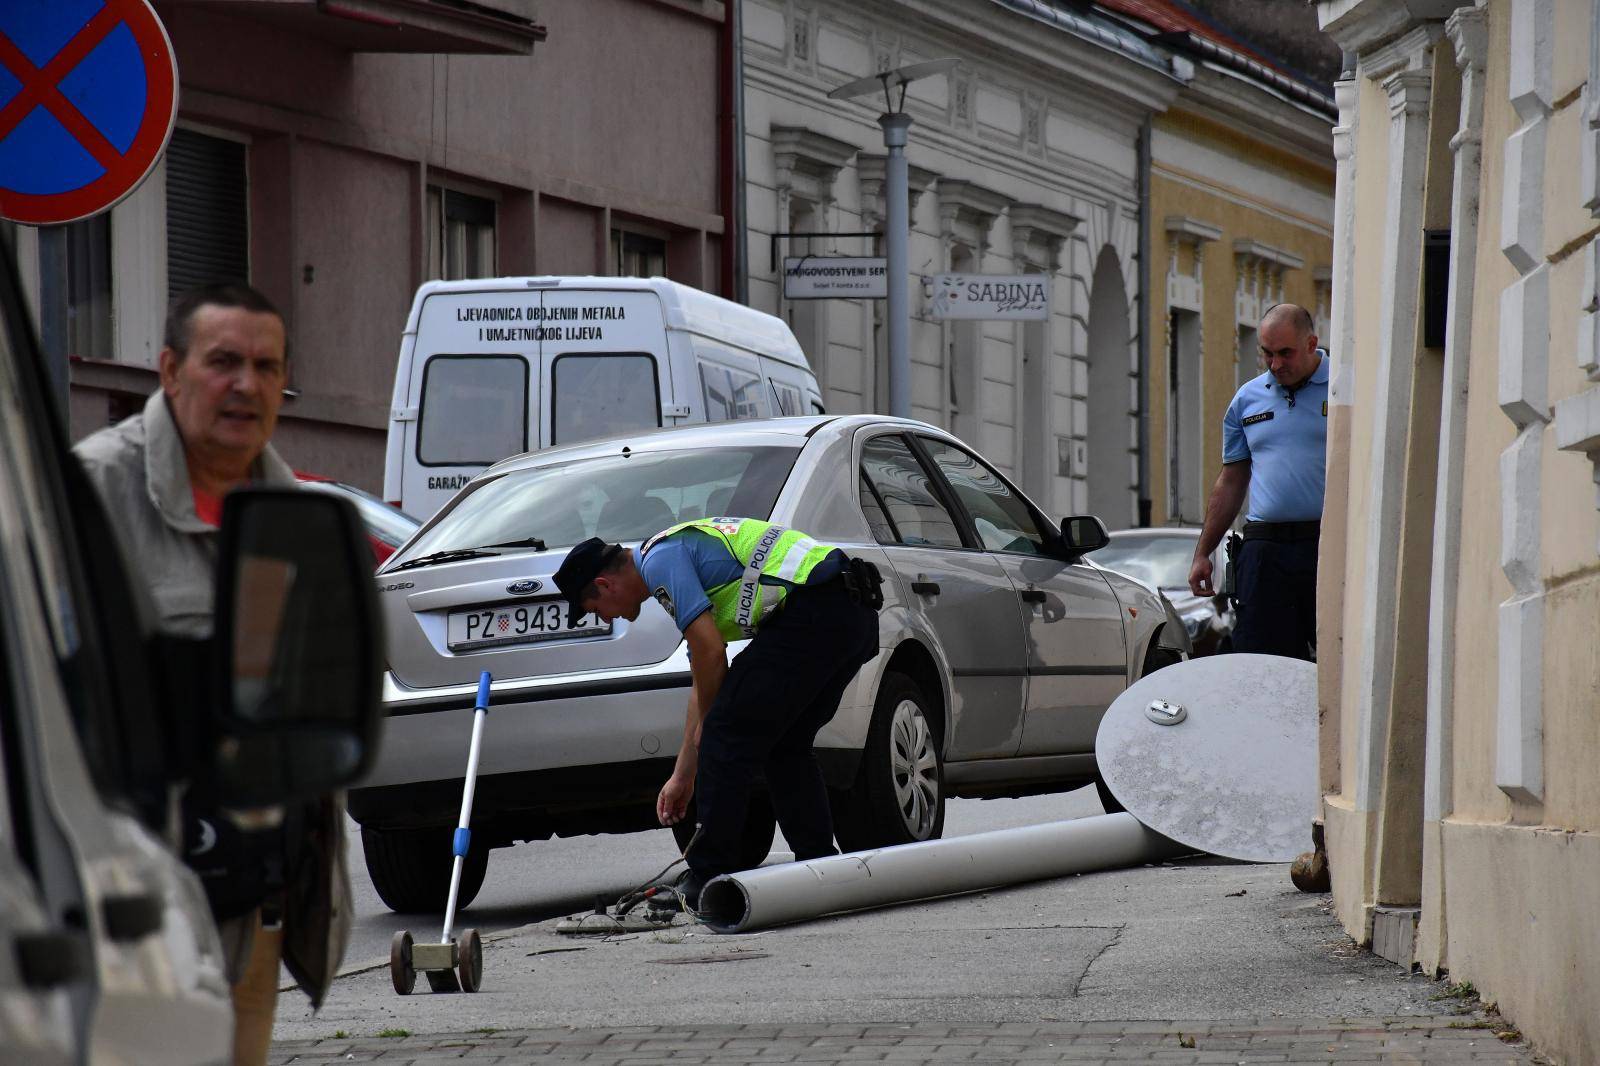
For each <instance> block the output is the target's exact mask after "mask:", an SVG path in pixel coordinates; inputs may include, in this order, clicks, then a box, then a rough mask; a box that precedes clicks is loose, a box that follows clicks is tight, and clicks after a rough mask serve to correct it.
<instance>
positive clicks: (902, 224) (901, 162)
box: [878, 111, 911, 418]
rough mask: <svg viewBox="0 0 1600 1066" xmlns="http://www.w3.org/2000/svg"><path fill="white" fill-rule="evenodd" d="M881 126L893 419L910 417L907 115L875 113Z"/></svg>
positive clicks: (890, 403) (891, 411)
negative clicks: (886, 156)
mask: <svg viewBox="0 0 1600 1066" xmlns="http://www.w3.org/2000/svg"><path fill="white" fill-rule="evenodd" d="M878 125H879V126H881V127H883V146H884V148H886V149H887V150H888V160H887V162H886V163H885V168H884V184H885V186H886V189H885V194H886V196H887V198H888V211H887V221H886V224H885V226H884V230H885V233H886V234H887V238H888V240H887V244H888V248H887V252H888V260H889V262H888V275H889V277H888V281H889V308H888V311H889V413H890V414H891V415H894V416H895V417H897V418H910V417H911V345H910V337H909V336H908V334H909V333H910V329H911V318H910V301H909V298H908V291H907V290H908V288H909V284H910V278H909V276H908V275H909V273H910V272H909V269H908V267H907V260H908V259H909V258H910V257H909V255H908V254H907V241H908V232H909V221H910V220H909V217H908V216H909V215H910V210H909V208H908V204H907V201H908V199H909V192H908V190H907V184H908V179H907V168H906V131H907V130H909V129H910V128H911V116H910V115H908V114H906V113H905V112H903V111H901V112H896V113H894V114H887V115H880V116H878Z"/></svg>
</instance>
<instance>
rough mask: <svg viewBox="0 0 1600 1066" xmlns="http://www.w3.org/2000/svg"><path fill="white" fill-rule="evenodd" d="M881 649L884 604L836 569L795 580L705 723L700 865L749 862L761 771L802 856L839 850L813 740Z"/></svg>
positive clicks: (707, 872) (692, 856) (696, 849)
mask: <svg viewBox="0 0 1600 1066" xmlns="http://www.w3.org/2000/svg"><path fill="white" fill-rule="evenodd" d="M877 653H878V613H877V612H876V611H874V610H873V609H872V608H870V607H865V606H862V605H861V604H860V603H858V602H856V600H855V598H854V597H852V596H851V595H850V593H849V592H847V591H846V589H845V585H844V582H843V580H841V579H839V578H835V579H834V580H832V581H828V582H826V583H824V584H821V585H811V586H806V585H801V586H797V587H795V588H793V589H791V590H790V592H789V594H788V596H787V597H786V599H785V603H784V605H783V607H782V608H781V609H780V610H779V611H778V612H777V613H776V614H775V615H772V616H771V617H769V618H768V619H767V620H766V621H765V622H764V623H762V626H761V628H760V629H758V630H757V631H756V635H755V639H753V640H752V641H751V642H750V644H749V646H747V647H746V648H745V649H744V651H742V652H740V653H739V654H738V655H737V656H735V657H734V660H733V663H732V665H730V666H729V667H728V674H727V677H726V678H725V679H724V680H723V682H722V689H721V690H720V691H719V692H718V693H717V698H716V699H715V700H714V701H712V704H711V710H710V711H709V712H708V713H707V714H706V719H705V724H704V726H703V727H702V729H701V732H700V762H699V770H698V773H697V774H696V777H695V804H696V806H697V807H698V809H699V819H700V827H701V828H700V839H699V840H697V841H696V842H695V844H694V846H693V847H692V848H691V849H690V850H689V855H688V860H689V865H690V867H691V868H692V869H693V870H694V872H695V873H697V874H699V875H701V876H703V877H706V878H708V879H709V878H711V877H715V876H716V875H717V874H724V873H733V872H734V871H736V870H740V869H743V865H742V864H741V863H740V860H739V841H740V837H741V835H742V833H743V832H744V822H745V813H746V811H747V810H748V808H749V806H750V792H751V789H752V787H753V785H754V783H755V780H756V778H757V777H758V776H759V775H761V774H762V773H763V772H764V773H765V776H766V779H767V788H768V790H769V791H770V792H771V794H772V809H773V812H774V813H775V814H776V815H777V818H778V825H779V827H781V828H782V829H783V835H784V838H785V839H786V840H788V841H789V844H790V845H791V846H792V847H793V848H794V857H795V859H796V860H800V861H803V860H806V859H815V858H818V857H819V856H822V855H833V854H836V853H837V850H838V849H837V848H835V847H834V845H833V815H832V813H831V812H830V811H829V809H828V793H827V789H826V787H825V786H824V784H823V780H822V770H821V768H820V767H818V765H817V757H816V753H815V752H814V751H813V750H812V744H813V743H814V742H815V740H816V737H817V730H819V729H821V728H822V727H823V726H824V725H826V724H827V723H828V721H829V720H830V719H831V718H832V717H833V715H834V712H836V711H837V710H838V709H839V700H840V699H841V698H842V697H843V696H844V690H845V689H846V688H847V687H848V686H849V684H850V682H851V680H852V679H853V678H854V677H855V676H856V671H858V670H859V669H861V666H862V665H863V664H864V663H866V662H867V661H868V660H870V659H871V658H872V657H873V656H874V655H876V654H877Z"/></svg>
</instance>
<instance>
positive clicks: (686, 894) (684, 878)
mask: <svg viewBox="0 0 1600 1066" xmlns="http://www.w3.org/2000/svg"><path fill="white" fill-rule="evenodd" d="M672 887H673V888H674V889H675V890H676V891H677V893H678V898H679V899H681V900H682V901H683V906H684V908H685V909H686V910H690V911H699V910H700V893H701V891H702V890H703V889H704V888H705V887H706V878H705V877H703V876H701V875H700V874H697V873H695V872H694V871H693V870H685V871H684V872H683V873H682V874H681V875H680V876H679V877H678V880H677V881H676V882H674V883H673V886H672Z"/></svg>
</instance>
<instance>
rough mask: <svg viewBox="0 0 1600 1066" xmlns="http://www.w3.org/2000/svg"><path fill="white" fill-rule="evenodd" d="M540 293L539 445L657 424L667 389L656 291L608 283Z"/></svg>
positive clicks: (670, 395)
mask: <svg viewBox="0 0 1600 1066" xmlns="http://www.w3.org/2000/svg"><path fill="white" fill-rule="evenodd" d="M543 296H544V303H543V310H542V316H543V317H542V325H543V329H542V331H541V336H542V337H543V341H542V348H541V351H542V353H543V354H542V360H543V377H544V385H545V390H544V392H545V396H546V397H547V400H546V405H547V406H546V411H545V418H544V421H543V425H544V426H545V428H546V434H545V437H544V439H543V441H542V442H541V443H542V446H544V447H553V446H555V445H558V444H573V443H576V442H578V441H584V440H593V439H594V438H596V437H607V436H611V435H613V434H616V433H628V432H633V431H635V430H640V429H647V428H651V427H655V426H659V425H661V408H662V405H663V404H671V403H672V402H673V393H672V375H671V373H669V372H668V368H667V330H666V324H665V321H664V318H663V314H662V308H661V300H660V298H659V297H657V296H656V294H655V293H654V292H651V291H649V290H644V291H632V292H629V291H618V290H609V289H546V290H544V292H543Z"/></svg>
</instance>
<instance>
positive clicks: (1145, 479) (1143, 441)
mask: <svg viewBox="0 0 1600 1066" xmlns="http://www.w3.org/2000/svg"><path fill="white" fill-rule="evenodd" d="M1152 224H1153V220H1152V219H1151V215H1150V116H1149V115H1146V116H1145V119H1144V124H1143V125H1142V126H1141V127H1140V128H1139V297H1138V301H1137V305H1138V308H1139V525H1140V527H1141V528H1142V527H1147V526H1149V525H1150V517H1151V512H1152V510H1153V509H1154V501H1153V500H1152V499H1151V498H1150V333H1151V328H1152V327H1151V322H1150V227H1151V225H1152Z"/></svg>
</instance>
